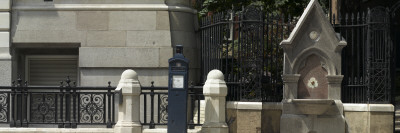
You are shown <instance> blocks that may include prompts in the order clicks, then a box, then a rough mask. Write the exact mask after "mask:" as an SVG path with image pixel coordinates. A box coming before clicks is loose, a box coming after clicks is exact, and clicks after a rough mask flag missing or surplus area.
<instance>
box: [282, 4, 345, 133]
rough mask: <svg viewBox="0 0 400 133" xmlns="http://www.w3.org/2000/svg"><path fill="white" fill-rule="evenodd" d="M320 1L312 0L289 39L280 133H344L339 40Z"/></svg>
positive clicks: (285, 43)
mask: <svg viewBox="0 0 400 133" xmlns="http://www.w3.org/2000/svg"><path fill="white" fill-rule="evenodd" d="M339 38H340V37H339V36H338V35H337V34H336V33H335V31H334V29H333V27H332V25H331V24H330V22H329V20H328V19H327V16H326V15H325V13H324V11H323V10H322V8H321V6H320V4H319V2H318V0H311V1H310V3H309V4H308V6H307V8H306V9H305V11H304V12H303V14H302V16H301V18H300V19H299V21H298V23H297V25H296V27H295V28H294V30H293V31H292V33H291V34H290V36H289V38H288V39H287V40H284V41H282V42H281V46H282V48H283V50H284V68H283V75H282V79H283V82H284V94H283V100H282V106H283V107H282V116H281V121H280V132H281V133H344V132H345V119H344V116H343V104H342V102H341V96H340V95H341V83H342V79H343V75H341V59H342V58H341V51H342V48H343V47H345V46H346V44H347V43H346V42H345V41H343V40H340V39H339Z"/></svg>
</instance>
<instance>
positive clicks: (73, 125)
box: [71, 82, 77, 128]
mask: <svg viewBox="0 0 400 133" xmlns="http://www.w3.org/2000/svg"><path fill="white" fill-rule="evenodd" d="M72 90H73V92H72V100H73V101H72V104H73V105H72V112H73V114H72V122H71V128H77V121H76V82H74V86H73V87H72Z"/></svg>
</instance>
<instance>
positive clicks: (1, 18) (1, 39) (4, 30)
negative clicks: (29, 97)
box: [0, 0, 12, 85]
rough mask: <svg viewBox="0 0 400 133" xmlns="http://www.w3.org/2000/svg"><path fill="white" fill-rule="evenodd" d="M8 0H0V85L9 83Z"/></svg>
mask: <svg viewBox="0 0 400 133" xmlns="http://www.w3.org/2000/svg"><path fill="white" fill-rule="evenodd" d="M10 3H11V2H10V0H0V75H1V76H0V85H10V84H11V73H12V72H11V55H10V12H9V11H10Z"/></svg>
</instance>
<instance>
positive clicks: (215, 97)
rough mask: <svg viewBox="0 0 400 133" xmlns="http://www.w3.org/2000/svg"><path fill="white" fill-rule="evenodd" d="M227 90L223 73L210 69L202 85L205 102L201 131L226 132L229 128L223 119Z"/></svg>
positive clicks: (204, 132)
mask: <svg viewBox="0 0 400 133" xmlns="http://www.w3.org/2000/svg"><path fill="white" fill-rule="evenodd" d="M227 92H228V87H227V86H226V83H225V81H224V74H222V72H221V71H219V70H212V71H210V72H209V73H208V75H207V80H206V83H205V84H204V86H203V94H204V100H205V103H206V105H205V106H206V107H205V120H204V124H203V126H202V132H203V133H228V130H229V129H228V125H227V124H226V121H225V108H226V107H225V104H226V101H225V98H226V95H227Z"/></svg>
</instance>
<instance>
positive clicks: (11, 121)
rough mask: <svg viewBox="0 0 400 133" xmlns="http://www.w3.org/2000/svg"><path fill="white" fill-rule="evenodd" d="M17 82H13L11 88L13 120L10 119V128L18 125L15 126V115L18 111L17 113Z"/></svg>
mask: <svg viewBox="0 0 400 133" xmlns="http://www.w3.org/2000/svg"><path fill="white" fill-rule="evenodd" d="M15 89H16V88H15V81H13V82H12V87H11V98H10V99H11V102H10V105H11V107H10V108H11V109H10V112H11V113H10V115H11V119H10V127H15V126H16V125H15V121H14V120H15V117H14V116H15V114H16V111H15V106H14V105H15V100H14V99H15Z"/></svg>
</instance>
